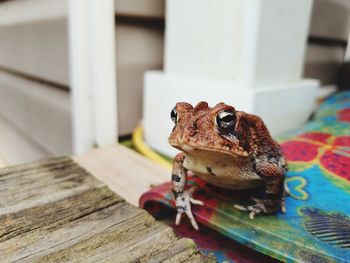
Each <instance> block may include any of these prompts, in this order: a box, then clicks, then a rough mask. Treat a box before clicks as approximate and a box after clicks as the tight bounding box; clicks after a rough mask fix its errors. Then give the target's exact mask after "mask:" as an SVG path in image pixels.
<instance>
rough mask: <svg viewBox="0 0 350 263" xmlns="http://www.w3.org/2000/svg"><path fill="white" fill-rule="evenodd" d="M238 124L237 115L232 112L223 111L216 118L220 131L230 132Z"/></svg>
mask: <svg viewBox="0 0 350 263" xmlns="http://www.w3.org/2000/svg"><path fill="white" fill-rule="evenodd" d="M235 123H236V114H235V112H234V111H232V110H223V111H220V112H219V113H218V115H217V116H216V124H217V126H218V127H219V129H220V130H224V131H225V130H230V129H231V128H232V127H233V126H234V125H235Z"/></svg>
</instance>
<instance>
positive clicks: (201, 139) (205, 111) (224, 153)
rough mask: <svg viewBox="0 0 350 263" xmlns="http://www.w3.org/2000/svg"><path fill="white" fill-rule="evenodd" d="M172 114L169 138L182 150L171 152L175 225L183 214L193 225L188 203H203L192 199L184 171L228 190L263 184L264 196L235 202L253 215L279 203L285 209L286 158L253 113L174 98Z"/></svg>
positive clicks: (274, 208) (274, 209) (271, 209)
mask: <svg viewBox="0 0 350 263" xmlns="http://www.w3.org/2000/svg"><path fill="white" fill-rule="evenodd" d="M171 119H172V120H173V122H174V123H175V127H174V129H173V131H172V133H171V134H170V137H169V143H170V145H172V146H173V147H175V148H177V149H179V150H181V151H182V152H181V153H179V154H177V155H176V156H175V159H174V163H173V172H172V178H171V183H172V192H173V194H174V197H175V200H176V207H177V216H176V224H177V225H178V224H179V223H180V220H181V216H182V214H183V213H185V214H186V215H187V216H188V218H189V219H190V221H191V223H192V225H193V227H194V228H195V229H198V225H197V223H196V221H195V219H194V217H193V214H192V212H191V204H197V205H203V202H202V201H200V200H195V199H193V198H192V196H191V193H190V192H191V190H186V182H187V174H194V175H196V176H198V177H200V178H202V179H204V180H205V181H207V182H208V183H210V184H213V185H216V186H219V187H223V188H229V189H247V188H254V187H259V186H264V187H265V197H264V199H263V200H258V199H256V198H252V199H253V201H254V202H255V204H253V205H249V206H242V205H235V207H236V208H237V209H240V210H243V211H248V212H249V218H251V219H254V216H255V215H258V214H273V213H276V212H277V211H278V210H279V209H280V208H281V210H282V212H285V205H284V177H285V173H286V170H287V163H286V160H285V159H284V157H283V154H282V151H281V148H280V146H279V145H278V144H277V143H276V142H275V141H274V140H273V139H272V138H271V136H270V134H269V131H268V130H267V128H266V126H265V124H264V122H263V121H262V120H261V119H260V118H259V117H258V116H255V115H252V114H248V113H245V112H242V111H237V110H235V108H234V107H232V106H229V105H226V104H224V103H219V104H217V105H216V106H215V107H213V108H211V107H209V106H208V104H207V103H206V102H200V103H198V104H197V106H195V107H193V106H192V105H190V104H188V103H185V102H179V103H177V104H176V106H175V108H174V109H173V110H172V112H171Z"/></svg>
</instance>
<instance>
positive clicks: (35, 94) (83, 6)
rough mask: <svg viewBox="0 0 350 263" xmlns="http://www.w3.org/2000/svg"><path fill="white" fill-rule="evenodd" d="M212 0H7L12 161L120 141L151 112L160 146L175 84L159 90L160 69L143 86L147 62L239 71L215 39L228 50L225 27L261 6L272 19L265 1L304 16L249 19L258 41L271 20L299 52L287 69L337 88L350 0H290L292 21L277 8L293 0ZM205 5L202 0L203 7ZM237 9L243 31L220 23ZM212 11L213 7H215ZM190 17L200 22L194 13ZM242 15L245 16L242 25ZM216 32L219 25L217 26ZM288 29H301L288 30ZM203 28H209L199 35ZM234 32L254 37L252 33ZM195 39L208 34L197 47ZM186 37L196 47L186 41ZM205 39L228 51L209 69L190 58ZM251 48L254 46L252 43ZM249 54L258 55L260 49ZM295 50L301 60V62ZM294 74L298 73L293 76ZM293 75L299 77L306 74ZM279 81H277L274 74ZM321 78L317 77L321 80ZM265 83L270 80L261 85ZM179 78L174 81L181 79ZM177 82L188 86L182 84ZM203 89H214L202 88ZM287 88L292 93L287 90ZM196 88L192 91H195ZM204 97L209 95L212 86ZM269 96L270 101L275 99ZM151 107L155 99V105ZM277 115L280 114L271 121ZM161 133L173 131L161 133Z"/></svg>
mask: <svg viewBox="0 0 350 263" xmlns="http://www.w3.org/2000/svg"><path fill="white" fill-rule="evenodd" d="M215 2H216V1H209V0H205V1H202V2H201V1H193V2H192V1H191V2H190V3H188V1H176V2H175V0H168V1H164V0H115V1H112V0H102V1H97V0H96V1H93V0H90V1H84V0H82V1H79V0H77V1H75V0H70V1H68V0H7V1H0V158H1V159H2V160H3V161H4V162H5V163H7V164H17V163H23V162H28V161H32V160H36V159H40V158H44V157H48V156H54V155H72V154H82V153H84V152H86V151H88V150H89V148H92V147H95V146H101V145H103V144H107V143H113V141H115V142H116V141H117V140H118V138H119V139H121V140H122V139H128V138H130V136H131V134H132V132H133V130H134V129H135V128H136V127H137V126H138V125H139V123H140V121H141V119H142V118H143V117H144V125H145V127H146V139H147V137H148V140H149V143H150V144H151V146H154V148H156V149H157V150H159V151H161V152H167V150H163V149H162V147H164V146H162V145H165V144H166V137H165V138H162V137H159V135H158V134H157V132H156V131H159V130H161V129H163V128H162V127H163V126H164V127H165V128H164V133H167V132H169V131H170V130H169V127H170V126H171V123H170V120H169V121H168V122H167V123H166V124H164V125H163V122H164V121H163V119H162V118H160V120H161V121H157V118H158V115H157V112H162V111H164V112H165V113H166V114H165V115H166V116H167V118H168V115H169V113H170V110H171V107H170V106H169V107H168V106H167V108H164V106H160V108H158V107H156V106H154V105H157V104H159V105H162V104H161V103H160V102H161V101H162V100H166V97H167V96H172V91H169V92H168V91H167V90H166V88H164V91H163V92H162V93H161V94H159V93H158V96H156V95H155V94H154V92H156V90H154V89H153V88H152V87H151V86H152V85H160V84H153V83H154V82H156V80H154V79H153V80H152V79H149V80H147V78H146V81H145V82H147V81H148V83H146V86H149V88H148V89H149V90H150V91H147V90H146V91H145V90H144V74H145V72H146V71H152V70H158V72H161V73H160V74H168V75H169V76H170V75H171V76H175V75H176V74H180V75H181V76H183V75H186V76H187V77H188V76H189V78H192V77H193V78H195V79H196V81H197V80H198V79H201V80H200V81H201V83H206V82H207V81H208V82H210V81H212V80H213V79H215V81H231V76H230V74H228V77H227V76H226V75H225V76H223V75H224V74H221V72H225V71H230V70H231V69H228V70H227V69H226V68H224V67H225V65H228V63H226V64H225V63H224V64H220V63H221V61H222V57H225V56H222V55H220V54H219V53H220V52H221V51H220V48H218V45H216V44H215V43H213V41H209V40H211V39H212V38H216V39H219V40H220V41H221V42H219V44H220V43H222V46H223V48H222V49H223V50H226V51H225V52H228V50H231V49H232V47H231V46H228V45H227V44H225V43H227V42H226V41H225V36H227V39H230V37H229V35H230V34H232V35H234V34H238V33H237V32H241V31H244V32H246V31H250V30H251V29H249V28H250V27H249V26H248V25H249V23H251V21H253V20H254V19H256V17H255V15H256V16H258V15H259V14H260V16H259V19H260V20H259V21H258V22H257V23H258V25H264V21H265V22H266V19H267V18H265V16H264V15H266V14H268V11H266V10H265V9H264V8H266V9H268V8H267V7H268V5H269V4H271V5H272V4H276V3H274V2H279V3H280V4H279V7H278V8H279V9H276V10H275V13H274V14H275V15H276V19H275V20H273V18H274V16H273V15H272V16H269V17H270V18H269V19H270V20H271V19H272V23H273V24H280V25H282V26H283V25H295V27H293V26H291V27H290V28H292V30H289V29H288V28H286V30H285V32H283V30H282V31H281V28H274V29H271V31H267V33H266V32H265V31H264V30H266V29H264V30H262V29H261V27H258V29H256V28H255V31H254V30H251V31H252V33H250V35H249V36H250V38H249V39H250V40H249V41H257V45H259V47H261V46H264V45H267V43H266V41H265V40H264V39H259V38H258V37H256V38H254V36H256V35H258V36H260V35H261V34H263V33H264V32H265V33H264V34H267V36H268V37H265V38H266V39H268V40H269V41H273V42H274V43H277V44H278V46H279V50H278V51H276V57H281V55H280V54H281V52H282V54H286V57H285V60H284V61H282V62H278V63H282V64H283V65H285V64H288V62H289V61H291V62H290V64H288V67H287V68H286V70H289V67H291V69H290V70H291V71H293V70H294V69H295V67H297V70H296V71H297V73H296V78H299V79H316V80H319V81H320V82H319V83H320V86H321V88H317V92H316V94H315V96H313V97H312V99H313V101H317V99H319V98H322V97H323V96H325V95H327V94H329V93H331V92H333V91H334V90H335V84H336V82H337V77H338V73H339V69H340V67H341V65H342V64H343V63H344V60H346V48H347V41H348V36H349V29H350V15H349V8H350V1H348V0H314V1H313V2H312V1H293V2H298V3H297V4H295V5H294V6H293V8H294V9H293V10H292V11H291V14H290V17H288V18H287V20H288V21H287V20H286V21H285V23H284V22H283V21H281V19H280V18H279V17H278V16H279V15H280V12H286V10H288V8H291V7H289V6H288V4H287V3H288V2H290V1H272V0H268V1H266V2H264V1H246V3H248V2H249V4H243V2H244V1H238V0H237V1H231V2H232V3H227V5H232V7H233V9H232V12H231V10H229V11H227V6H226V7H225V5H224V4H222V5H221V6H220V5H219V6H215V5H216V3H215ZM224 2H225V1H224ZM254 4H257V5H259V7H258V8H256V7H254V8H255V9H254V8H253V9H254V10H255V11H254V12H258V13H255V15H254V13H252V6H249V5H254ZM265 4H267V7H266V6H264V5H265ZM284 4H285V5H286V6H285V7H284V6H283V5H284ZM289 4H290V3H289ZM196 5H197V6H196ZM199 5H204V6H202V7H201V8H199ZM242 5H245V6H242ZM197 7H198V8H197ZM234 7H237V8H238V7H239V8H240V9H234ZM284 8H285V9H284ZM186 10H187V12H186ZM211 10H213V12H212V13H210V12H211ZM237 10H240V11H242V13H239V14H244V15H242V16H244V17H243V18H242V19H241V20H237V19H236V18H237V16H239V14H238V13H237V12H238V11H237ZM268 10H270V9H268ZM190 11H191V12H190ZM221 12H222V15H220V14H221ZM230 12H231V13H232V21H235V24H232V27H235V28H236V29H235V30H237V32H236V31H232V32H231V31H230V29H231V28H230V26H228V27H227V28H224V26H223V25H226V21H229V20H230V19H231V18H230ZM293 12H294V13H295V14H301V15H300V16H301V17H298V16H294V15H293V14H294V13H293ZM208 13H210V15H209V17H210V19H206V16H208ZM286 13H287V14H288V12H286ZM182 14H183V18H184V19H183V20H182V19H181V15H182ZM287 14H286V15H285V16H287ZM233 16H236V18H233ZM191 17H192V19H193V21H197V22H194V23H193V24H191V21H192V20H191ZM271 17H272V18H271ZM198 21H199V22H198ZM239 21H243V22H242V23H245V24H242V25H240V24H239ZM254 21H255V20H254ZM268 22H271V21H268ZM216 23H217V24H216ZM259 23H260V24H259ZM266 23H267V22H266ZM191 25H192V26H191ZM198 28H200V29H198ZM237 28H238V29H237ZM260 29H261V30H260ZM278 30H280V31H278ZM293 30H295V31H297V32H299V33H300V32H301V33H300V34H297V35H298V36H299V37H298V38H297V39H295V37H294V36H293V34H294V31H293ZM199 31H200V32H201V33H200V34H198V37H197V38H196V39H194V38H192V37H191V36H192V35H193V34H192V33H191V32H199ZM304 31H305V33H304ZM213 32H219V33H220V32H221V33H220V34H219V33H218V34H215V35H213ZM254 32H255V33H254ZM206 33H207V35H206V37H205V34H206ZM186 34H187V35H186ZM254 34H255V35H254ZM288 35H290V37H291V38H292V40H289V39H288ZM177 36H178V37H177ZM201 37H204V38H205V39H203V41H201V39H200V38H201ZM164 39H166V41H164ZM235 39H243V40H244V41H247V37H245V36H243V37H240V38H238V37H237V38H235ZM235 39H234V40H235ZM252 39H253V40H252ZM254 39H257V40H254ZM237 41H239V40H237ZM244 41H243V42H242V43H243V44H244V43H245V42H244ZM285 41H295V42H296V44H295V45H296V46H298V47H299V49H298V50H300V51H297V52H296V53H295V52H294V51H293V49H290V48H288V47H287V48H285V47H284V46H283V43H284V42H285ZM207 42H208V43H207ZM193 43H197V44H198V43H203V45H202V46H201V45H199V46H201V47H200V48H198V45H194V44H193ZM279 43H280V44H279ZM165 45H166V46H165ZM293 45H294V44H293ZM185 46H186V47H185ZM203 46H205V48H204V47H203ZM186 48H188V49H189V50H191V52H190V53H186V52H182V51H184V49H186ZM112 49H113V50H112ZM198 49H200V50H201V52H207V53H208V50H210V52H212V57H214V58H220V59H221V60H220V61H218V63H217V64H216V62H215V63H214V66H215V67H216V68H218V72H219V73H220V74H221V75H220V74H219V73H218V74H210V72H209V73H208V72H204V73H203V71H205V70H202V72H200V73H198V70H197V71H196V68H195V66H196V64H205V63H213V61H215V59H214V60H210V59H203V60H197V61H195V62H193V61H194V60H196V56H195V55H193V57H191V55H189V54H195V52H197V51H198ZM179 50H180V51H179ZM196 50H197V51H196ZM203 50H204V51H203ZM275 50H276V49H275ZM192 51H193V53H192ZM250 51H251V52H252V53H254V52H253V50H250ZM210 52H209V53H210ZM216 52H218V55H216ZM244 52H247V51H244ZM256 52H259V49H257V51H256ZM290 52H291V53H290ZM242 53H243V51H242ZM227 54H229V52H228V53H227ZM248 54H250V53H249V50H248ZM199 55H200V54H199ZM238 55H239V54H238ZM238 55H232V56H231V55H228V56H227V60H234V59H235V56H238ZM252 56H259V53H257V54H255V55H254V54H253V55H252ZM290 56H292V58H290ZM202 57H203V56H202ZM282 57H283V56H282ZM299 57H300V59H299ZM187 58H188V61H187ZM293 58H296V61H294V62H293ZM262 59H263V60H264V61H263V62H264V63H267V64H268V63H269V62H268V60H272V61H273V60H274V55H273V53H271V54H269V57H264V58H262ZM175 60H177V61H175ZM282 60H283V59H282ZM299 60H300V61H299ZM179 61H180V62H179ZM182 63H183V64H182ZM261 63H262V62H261ZM165 64H166V65H167V66H166V69H164V65H165ZM296 64H297V65H296ZM299 64H300V66H299ZM179 65H180V66H179ZM189 65H193V67H190V66H189ZM222 65H223V66H222ZM276 65H277V68H276V69H272V71H275V72H276V78H277V79H280V78H282V77H283V76H282V77H281V75H279V73H278V64H276ZM276 65H275V66H276ZM261 67H262V68H264V66H261ZM189 68H190V69H189ZM201 69H203V67H202V68H201ZM112 71H113V72H112ZM233 71H234V69H232V72H233ZM299 71H300V73H299ZM162 72H163V73H162ZM237 72H238V73H237V74H234V75H235V78H238V79H239V74H243V73H240V71H237ZM197 73H198V74H197ZM214 75H215V76H214ZM299 75H300V76H299ZM237 76H238V77H237ZM151 78H152V77H151ZM174 78H176V76H175V77H174ZM232 78H233V77H232ZM286 78H287V77H286ZM208 79H209V80H208ZM167 81H171V80H167ZM176 81H177V80H176V79H175V80H174V81H173V82H172V83H177V82H176ZM283 81H284V80H283ZM285 82H288V83H289V79H288V80H285ZM290 82H293V83H294V82H297V79H296V80H295V81H294V80H292V81H290ZM84 83H85V84H84ZM220 83H221V82H220ZM235 83H236V82H235ZM271 83H273V85H274V87H275V86H276V84H275V82H271ZM315 83H316V82H315ZM315 83H313V84H312V85H311V86H318V84H315ZM172 85H173V84H172ZM179 85H180V84H179ZM225 85H226V84H225ZM268 85H269V83H267V84H266V83H264V85H263V86H264V87H265V86H268ZM278 85H279V84H278ZM278 85H277V86H278ZM185 86H186V85H185ZM185 86H184V87H185ZM111 87H112V88H113V89H114V90H111ZM171 89H176V87H175V88H174V86H172V87H171ZM203 89H205V85H203ZM179 90H182V94H183V93H184V91H183V89H181V87H179ZM146 92H148V94H149V97H147V99H145V98H144V94H145V93H146ZM188 93H190V91H188ZM196 93H198V90H197V91H196ZM186 94H187V92H186ZM186 94H183V95H184V97H183V100H187V97H186ZM203 94H206V92H205V91H203ZM228 96H229V95H228ZM242 96H243V95H242ZM283 96H288V95H287V93H286V94H285V95H283ZM179 98H180V99H181V98H182V97H181V96H180V97H179V96H178V95H174V96H173V99H174V100H177V99H179ZM196 98H197V97H193V96H192V97H191V96H190V97H189V98H188V100H189V101H191V100H192V99H193V100H195V99H196ZM238 99H240V100H244V99H245V98H238ZM203 100H209V99H207V98H206V97H205V96H204V97H203ZM229 102H230V101H229ZM262 102H264V100H262ZM169 103H170V102H169ZM171 103H172V102H171ZM291 103H292V104H294V107H295V108H296V109H297V108H298V105H297V103H295V101H294V102H291ZM266 104H269V102H268V101H266ZM247 105H248V104H247ZM262 105H263V106H264V105H265V104H264V103H262ZM253 106H254V105H253ZM242 107H243V108H244V107H245V106H244V105H243V106H242ZM249 107H250V106H249ZM249 107H247V109H244V110H247V111H252V112H254V109H255V108H254V107H250V108H249ZM264 107H268V106H266V105H265V106H264ZM311 107H313V106H312V105H311ZM274 110H275V111H276V109H274ZM145 111H148V115H147V116H145ZM165 115H164V116H165ZM306 115H309V113H307V114H306ZM279 118H281V117H279ZM303 121H305V120H303ZM271 123H272V124H271V125H272V126H273V121H271ZM147 127H148V128H147ZM150 127H151V128H150ZM294 128H296V127H294ZM152 129H154V130H155V131H153V130H152ZM147 132H148V135H147ZM161 134H163V133H161ZM152 135H155V137H156V138H153V137H152ZM154 140H161V141H164V142H162V143H161V144H160V145H158V144H157V142H154ZM152 144H153V145H152Z"/></svg>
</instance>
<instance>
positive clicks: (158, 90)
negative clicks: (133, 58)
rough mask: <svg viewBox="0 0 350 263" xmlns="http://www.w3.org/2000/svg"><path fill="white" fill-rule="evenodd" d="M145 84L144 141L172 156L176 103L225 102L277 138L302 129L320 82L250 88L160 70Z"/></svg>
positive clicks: (230, 82)
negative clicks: (259, 121)
mask: <svg viewBox="0 0 350 263" xmlns="http://www.w3.org/2000/svg"><path fill="white" fill-rule="evenodd" d="M144 84H145V85H144V87H145V88H144V105H143V107H144V109H143V113H144V120H143V125H144V132H145V140H146V142H147V144H148V145H150V146H151V147H152V148H153V149H155V150H157V151H159V152H162V153H164V154H167V155H171V156H173V155H174V154H175V153H176V150H175V149H173V148H172V147H171V146H169V144H168V136H169V134H170V132H171V130H172V128H173V123H172V121H171V119H170V111H171V109H172V108H173V107H174V105H175V104H176V102H179V101H185V102H189V103H191V104H197V102H199V101H207V102H208V103H209V105H210V106H214V105H216V104H217V103H219V102H224V103H226V104H229V105H232V106H234V107H235V108H236V109H237V110H242V111H246V112H249V113H253V114H256V115H258V116H260V117H261V118H262V119H263V120H264V122H265V124H266V125H267V127H268V128H269V130H270V132H271V133H272V135H277V134H281V133H283V132H286V131H289V130H293V129H296V128H298V127H300V126H301V125H302V124H303V123H304V122H305V121H306V120H307V119H308V117H309V116H310V114H311V112H312V110H313V109H314V104H315V97H316V91H317V87H318V86H319V82H318V81H317V80H311V79H304V80H300V81H298V82H295V83H285V84H283V85H274V86H264V87H251V88H247V87H246V86H245V85H244V84H242V83H239V82H236V81H222V80H210V79H203V78H192V77H186V76H181V75H172V74H169V73H166V74H165V73H163V72H161V71H159V72H157V71H151V72H147V73H146V74H145V83H144Z"/></svg>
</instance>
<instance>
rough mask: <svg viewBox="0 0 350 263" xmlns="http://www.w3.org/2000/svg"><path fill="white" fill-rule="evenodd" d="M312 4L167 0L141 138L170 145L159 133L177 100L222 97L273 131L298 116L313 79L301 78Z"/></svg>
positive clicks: (160, 146)
mask: <svg viewBox="0 0 350 263" xmlns="http://www.w3.org/2000/svg"><path fill="white" fill-rule="evenodd" d="M311 6H312V0H303V1H287V0H285V1H279V0H220V1H217V0H191V1H187V0H168V1H167V5H166V41H165V43H166V46H165V69H164V71H163V72H148V73H147V74H146V76H145V90H144V126H145V138H146V141H147V143H149V144H150V145H151V146H152V147H153V148H155V149H157V150H159V151H161V152H164V153H167V154H173V153H174V151H172V150H171V148H170V147H169V146H168V144H167V139H166V138H167V136H168V135H169V132H170V131H171V128H172V127H171V126H172V123H171V121H170V119H169V112H170V110H171V109H172V107H173V106H174V104H175V103H176V102H177V101H188V102H190V103H197V102H198V101H201V100H205V101H207V102H208V103H209V104H210V105H215V104H216V103H218V102H220V101H223V102H226V103H228V104H231V105H233V106H235V107H236V108H237V109H239V110H243V111H247V112H251V113H254V114H257V115H259V116H261V117H262V118H263V119H264V121H265V123H266V124H267V126H268V127H269V129H270V130H271V131H272V133H273V134H278V133H282V132H284V131H287V130H291V129H295V128H297V127H298V126H300V125H301V124H302V123H303V122H305V121H306V119H307V118H308V116H309V115H310V113H311V111H312V109H313V104H314V99H315V96H316V88H317V86H318V82H317V81H314V80H305V79H302V71H303V63H304V52H305V47H306V40H307V33H308V27H309V19H310V14H311ZM161 94H166V96H163V97H162V99H161V100H157V98H158V97H159V96H160V95H161ZM156 100H157V101H156ZM159 123H161V125H159Z"/></svg>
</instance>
